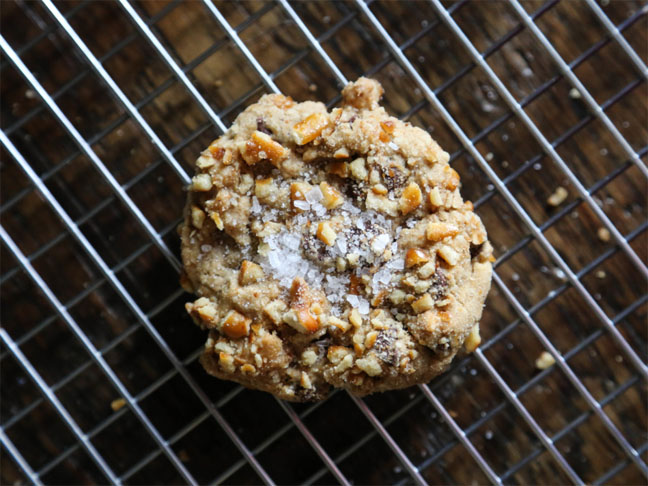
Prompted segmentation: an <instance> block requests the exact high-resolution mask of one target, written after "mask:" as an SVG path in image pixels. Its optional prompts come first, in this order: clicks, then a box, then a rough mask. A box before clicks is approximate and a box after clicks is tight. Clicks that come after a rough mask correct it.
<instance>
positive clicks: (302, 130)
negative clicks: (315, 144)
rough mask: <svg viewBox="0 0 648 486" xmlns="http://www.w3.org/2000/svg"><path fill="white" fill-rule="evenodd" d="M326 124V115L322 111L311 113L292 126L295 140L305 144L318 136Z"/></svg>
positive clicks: (299, 143) (298, 143)
mask: <svg viewBox="0 0 648 486" xmlns="http://www.w3.org/2000/svg"><path fill="white" fill-rule="evenodd" d="M327 125H328V116H326V114H324V113H313V114H312V115H309V116H307V117H306V118H304V119H303V120H302V121H300V122H299V123H297V124H296V125H295V126H294V127H293V130H294V136H295V142H296V143H297V145H305V144H307V143H308V142H312V141H313V140H315V139H316V138H317V137H319V135H320V133H322V130H324V129H325V128H326V126H327Z"/></svg>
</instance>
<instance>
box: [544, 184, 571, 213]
mask: <svg viewBox="0 0 648 486" xmlns="http://www.w3.org/2000/svg"><path fill="white" fill-rule="evenodd" d="M568 195H569V193H568V192H567V189H565V188H564V187H563V186H558V187H556V190H555V191H554V192H553V194H552V195H551V196H549V198H548V199H547V204H548V205H549V206H552V207H554V208H555V207H558V206H560V205H561V204H562V203H563V202H565V199H567V196H568Z"/></svg>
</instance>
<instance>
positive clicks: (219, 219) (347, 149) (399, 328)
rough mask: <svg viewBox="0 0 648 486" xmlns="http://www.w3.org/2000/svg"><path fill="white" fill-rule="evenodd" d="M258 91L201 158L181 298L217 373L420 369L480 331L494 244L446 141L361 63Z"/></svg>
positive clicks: (396, 379)
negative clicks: (311, 90) (187, 293)
mask: <svg viewBox="0 0 648 486" xmlns="http://www.w3.org/2000/svg"><path fill="white" fill-rule="evenodd" d="M342 95H343V104H342V107H341V108H335V109H333V110H332V111H331V112H327V110H326V107H325V106H324V105H323V104H322V103H316V102H310V101H307V102H304V103H295V102H293V101H292V100H291V99H290V98H287V97H284V96H282V95H276V94H273V95H265V96H263V97H262V98H261V99H260V100H259V102H258V103H256V104H254V105H252V106H250V107H249V108H247V109H246V110H245V111H244V112H243V113H241V114H240V115H239V116H238V118H237V119H236V121H235V122H234V124H233V125H232V127H231V128H230V129H229V130H228V131H227V133H225V134H224V135H223V136H222V137H220V138H219V139H218V140H216V141H214V142H213V143H212V144H211V145H210V146H209V148H208V149H207V150H205V151H204V152H203V153H202V154H201V156H200V157H199V158H198V160H197V161H196V175H195V176H194V177H193V180H192V184H191V186H190V188H189V195H188V203H187V206H186V210H185V222H184V224H183V225H182V226H181V228H180V232H181V238H182V259H183V263H184V267H185V273H186V275H185V276H184V277H183V284H184V286H185V288H187V290H191V291H193V292H195V293H196V294H197V295H198V296H199V298H198V299H197V300H195V301H194V302H190V303H188V304H187V305H186V308H187V311H188V312H189V314H190V315H191V316H192V317H193V318H194V320H195V322H196V323H197V324H199V325H200V326H202V327H203V328H205V329H208V330H209V337H208V339H207V342H206V344H205V350H204V353H203V355H202V357H201V362H202V364H203V366H204V367H205V369H206V370H207V371H208V372H209V373H211V374H212V375H215V376H217V377H219V378H223V379H228V380H234V381H236V382H239V383H241V384H243V385H245V386H247V387H250V388H256V389H260V390H264V391H268V392H270V393H273V394H275V395H276V396H278V397H280V398H283V399H287V400H293V401H305V400H317V399H321V398H324V397H325V396H326V395H327V394H328V393H329V392H330V390H331V388H332V387H339V388H345V389H347V390H349V391H350V392H352V393H354V394H356V395H365V394H368V393H372V392H377V391H385V390H389V389H395V388H403V387H407V386H411V385H414V384H417V383H424V382H427V381H429V380H430V379H432V378H433V377H434V376H436V375H438V374H439V373H441V372H443V370H444V369H445V368H446V367H447V366H448V364H449V363H450V361H451V360H452V358H453V357H454V356H455V355H456V354H457V353H458V352H463V351H467V352H471V351H472V350H474V349H475V347H476V346H477V345H478V344H479V327H478V321H479V319H480V317H481V312H482V307H483V304H484V300H485V299H486V295H487V293H488V290H489V288H490V281H491V261H492V259H493V258H492V248H491V246H490V244H489V243H488V241H487V237H486V231H485V229H484V227H483V225H482V223H481V221H480V219H479V217H478V216H476V215H475V214H474V213H473V212H472V204H471V203H470V202H464V201H463V200H462V198H461V195H460V193H459V175H458V174H457V173H456V172H455V171H454V170H453V169H452V168H450V166H449V165H448V159H449V156H448V154H447V153H446V152H444V151H443V150H442V149H441V148H440V147H439V146H438V144H437V143H436V142H435V141H434V140H432V138H431V137H430V135H429V134H427V133H426V132H424V131H423V130H421V129H419V128H416V127H413V126H411V125H410V124H409V123H404V122H401V121H399V120H398V119H396V118H393V117H390V116H389V115H388V114H387V113H386V112H385V110H384V109H383V108H381V107H379V105H378V101H379V99H380V97H381V95H382V87H381V86H380V84H378V83H377V82H376V81H373V80H370V79H366V78H360V79H359V80H358V81H356V82H355V83H351V84H349V85H347V86H346V87H345V88H344V90H343V91H342Z"/></svg>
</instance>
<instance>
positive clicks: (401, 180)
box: [380, 166, 405, 191]
mask: <svg viewBox="0 0 648 486" xmlns="http://www.w3.org/2000/svg"><path fill="white" fill-rule="evenodd" d="M380 172H381V174H382V177H383V184H384V186H385V187H386V188H387V190H388V191H393V190H394V189H397V188H399V187H403V186H404V185H405V175H404V174H403V172H402V171H401V170H400V169H398V168H396V167H383V166H380Z"/></svg>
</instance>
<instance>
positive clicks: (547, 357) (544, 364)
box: [535, 351, 556, 370]
mask: <svg viewBox="0 0 648 486" xmlns="http://www.w3.org/2000/svg"><path fill="white" fill-rule="evenodd" d="M554 364H556V360H555V359H554V357H553V356H552V355H551V354H550V353H548V352H547V351H543V352H542V353H540V356H538V359H536V360H535V367H536V368H538V369H539V370H546V369H547V368H549V367H550V366H553V365H554Z"/></svg>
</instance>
